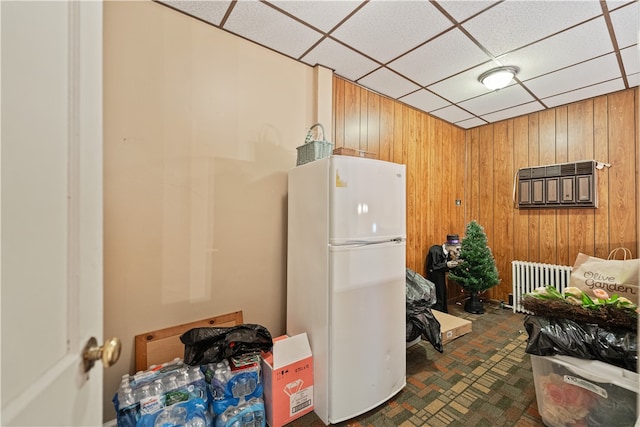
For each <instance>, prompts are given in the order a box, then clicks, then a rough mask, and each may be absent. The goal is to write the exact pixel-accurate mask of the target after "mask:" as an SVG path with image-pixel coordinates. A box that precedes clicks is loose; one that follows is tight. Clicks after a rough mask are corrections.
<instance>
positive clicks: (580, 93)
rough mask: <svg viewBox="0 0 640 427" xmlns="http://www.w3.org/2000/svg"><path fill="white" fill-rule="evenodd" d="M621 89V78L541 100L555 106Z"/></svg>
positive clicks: (622, 86) (622, 84) (622, 85)
mask: <svg viewBox="0 0 640 427" xmlns="http://www.w3.org/2000/svg"><path fill="white" fill-rule="evenodd" d="M622 89H624V83H623V81H622V79H615V80H610V81H608V82H604V83H600V84H597V85H593V86H588V87H585V88H582V89H578V90H574V91H573V92H567V93H563V94H561V95H557V96H552V97H549V98H545V99H543V100H542V102H544V103H545V104H546V105H547V106H548V107H557V106H558V105H564V104H569V103H571V102H576V101H581V100H583V99H587V98H593V97H595V96H600V95H604V94H605V93H611V92H616V91H618V90H622Z"/></svg>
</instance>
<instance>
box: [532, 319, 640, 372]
mask: <svg viewBox="0 0 640 427" xmlns="http://www.w3.org/2000/svg"><path fill="white" fill-rule="evenodd" d="M524 327H525V329H526V330H527V333H528V334H529V339H528V342H527V347H526V350H525V351H526V352H527V353H529V354H535V355H537V356H553V355H554V354H561V355H565V356H573V357H577V358H580V359H589V360H600V361H601V362H605V363H609V364H610V365H614V366H618V367H620V368H623V369H627V370H629V371H633V372H638V368H637V366H638V353H637V345H638V343H637V335H636V333H635V332H632V331H629V330H608V329H604V328H601V327H599V326H598V325H596V324H593V323H578V322H574V321H573V320H569V319H562V318H557V319H551V318H548V317H542V316H532V315H527V316H525V318H524Z"/></svg>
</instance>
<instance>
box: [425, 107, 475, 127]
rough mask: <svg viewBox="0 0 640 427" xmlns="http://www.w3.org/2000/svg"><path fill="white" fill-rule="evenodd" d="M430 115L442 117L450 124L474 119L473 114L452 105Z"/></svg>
mask: <svg viewBox="0 0 640 427" xmlns="http://www.w3.org/2000/svg"><path fill="white" fill-rule="evenodd" d="M430 114H431V115H432V116H436V117H440V118H441V119H442V120H445V121H447V122H449V123H455V122H460V121H463V120H468V119H470V118H473V115H472V114H469V113H468V112H466V111H464V110H463V109H462V108H460V107H456V106H455V105H450V106H448V107H445V108H441V109H439V110H435V111H431V113H430Z"/></svg>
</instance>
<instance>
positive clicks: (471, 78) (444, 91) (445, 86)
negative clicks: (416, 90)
mask: <svg viewBox="0 0 640 427" xmlns="http://www.w3.org/2000/svg"><path fill="white" fill-rule="evenodd" d="M499 66H500V64H498V63H496V62H493V61H490V62H486V63H484V64H482V65H479V66H477V67H475V68H472V69H470V70H468V71H465V72H463V73H460V74H456V75H455V76H453V77H449V78H448V79H445V80H441V81H440V82H438V83H435V84H432V85H431V86H429V87H428V89H429V90H431V91H433V92H435V93H437V94H438V95H440V96H441V97H443V98H445V99H446V100H448V101H450V102H460V101H464V100H465V99H470V98H475V97H476V96H479V95H482V94H485V93H489V92H491V91H490V90H489V89H487V88H486V86H484V85H483V84H482V83H480V82H479V81H478V77H480V75H481V74H482V73H484V72H485V71H488V70H490V69H492V68H495V67H499Z"/></svg>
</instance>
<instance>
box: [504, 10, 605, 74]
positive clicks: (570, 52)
mask: <svg viewBox="0 0 640 427" xmlns="http://www.w3.org/2000/svg"><path fill="white" fill-rule="evenodd" d="M610 52H613V45H612V44H611V37H610V36H609V30H607V24H606V22H605V20H604V18H597V19H594V20H592V21H589V22H587V23H584V24H582V25H579V26H577V27H575V28H573V29H571V30H568V31H565V32H563V33H560V34H558V35H556V36H553V37H549V38H547V39H544V40H542V41H540V42H537V43H534V44H532V45H529V46H527V47H525V48H522V49H518V50H516V51H514V52H511V53H508V54H506V55H504V56H502V57H500V62H501V63H502V64H503V65H515V66H517V67H519V68H520V72H519V73H518V78H519V79H520V80H528V79H531V78H534V77H537V76H540V75H542V74H545V73H549V72H551V71H556V70H559V69H560V68H564V67H567V66H569V65H573V64H575V63H578V62H582V61H586V60H588V59H592V58H595V57H596V56H600V55H604V54H605V53H610ZM540 58H544V61H541V60H540Z"/></svg>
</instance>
